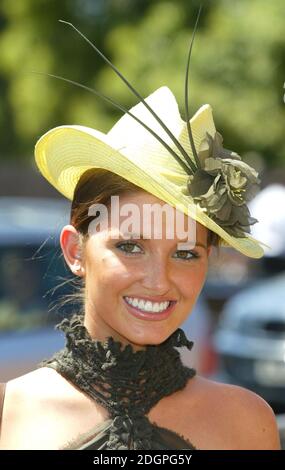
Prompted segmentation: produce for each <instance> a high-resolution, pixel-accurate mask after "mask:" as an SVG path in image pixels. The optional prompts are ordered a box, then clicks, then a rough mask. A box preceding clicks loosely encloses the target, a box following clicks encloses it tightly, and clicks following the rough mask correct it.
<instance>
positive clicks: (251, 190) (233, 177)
mask: <svg viewBox="0 0 285 470" xmlns="http://www.w3.org/2000/svg"><path fill="white" fill-rule="evenodd" d="M222 143H223V138H222V136H221V134H219V132H216V133H215V135H214V138H213V137H212V136H211V135H210V134H209V133H208V132H207V136H206V138H205V139H203V140H202V142H201V145H200V148H199V152H198V156H199V161H200V164H201V168H200V169H197V171H196V172H195V173H194V175H190V176H189V178H188V184H187V188H188V191H189V193H190V195H191V196H192V197H193V199H194V201H195V202H197V203H199V205H200V207H201V208H202V209H205V212H206V213H207V215H208V216H209V217H211V218H212V219H213V220H214V221H215V222H217V223H218V224H219V225H220V226H222V227H223V228H224V229H225V230H226V231H227V232H228V233H229V234H230V235H233V236H235V237H241V238H242V237H245V236H246V235H245V233H250V225H253V224H255V223H256V222H257V219H255V218H253V217H251V216H250V212H249V209H248V207H247V205H246V204H247V202H249V201H250V200H251V199H252V198H253V197H254V196H255V195H256V193H257V192H258V190H259V183H260V180H259V178H258V173H257V172H256V171H255V170H254V168H252V167H251V166H249V165H248V164H246V163H244V162H242V161H241V157H240V156H239V155H238V154H237V153H235V152H232V151H231V150H228V149H225V148H223V145H222Z"/></svg>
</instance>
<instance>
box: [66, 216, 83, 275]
mask: <svg viewBox="0 0 285 470" xmlns="http://www.w3.org/2000/svg"><path fill="white" fill-rule="evenodd" d="M60 246H61V249H62V252H63V256H64V259H65V261H66V263H67V264H68V266H69V268H70V270H71V271H72V272H73V273H74V274H76V275H78V276H83V275H84V274H85V271H84V266H83V259H82V246H81V239H80V234H79V232H78V231H77V230H76V228H75V227H73V225H65V226H64V227H63V229H62V230H61V233H60Z"/></svg>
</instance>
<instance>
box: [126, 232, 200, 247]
mask: <svg viewBox="0 0 285 470" xmlns="http://www.w3.org/2000/svg"><path fill="white" fill-rule="evenodd" d="M119 236H120V237H122V238H124V239H126V240H144V241H149V240H150V239H149V238H144V234H143V233H140V234H137V233H129V232H127V233H123V234H122V233H120V234H119ZM187 241H188V242H189V245H190V246H189V248H194V246H200V247H201V248H204V249H205V250H207V247H206V245H205V244H204V243H202V242H199V241H196V242H195V243H193V240H189V239H188V238H184V239H183V240H177V243H178V244H179V243H183V244H186V243H187ZM185 249H187V248H185Z"/></svg>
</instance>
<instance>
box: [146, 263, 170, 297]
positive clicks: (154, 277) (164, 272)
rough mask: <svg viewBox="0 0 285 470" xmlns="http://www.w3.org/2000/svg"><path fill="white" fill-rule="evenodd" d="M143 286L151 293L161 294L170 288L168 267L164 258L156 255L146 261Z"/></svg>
mask: <svg viewBox="0 0 285 470" xmlns="http://www.w3.org/2000/svg"><path fill="white" fill-rule="evenodd" d="M143 286H144V287H145V288H146V289H148V290H149V291H152V294H153V295H162V294H165V293H166V292H168V291H169V290H170V287H171V281H170V267H169V265H168V264H167V262H166V261H165V260H164V259H161V258H160V259H158V258H157V257H156V258H153V259H152V260H151V261H150V262H148V263H146V266H145V272H144V279H143Z"/></svg>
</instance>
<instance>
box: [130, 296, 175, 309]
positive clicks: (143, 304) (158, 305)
mask: <svg viewBox="0 0 285 470" xmlns="http://www.w3.org/2000/svg"><path fill="white" fill-rule="evenodd" d="M124 298H125V299H126V301H127V302H128V304H130V305H132V307H136V308H138V309H139V310H142V311H143V312H155V313H158V312H163V311H164V310H166V309H167V308H168V307H169V305H170V301H166V302H151V301H150V300H141V299H137V298H136V297H124Z"/></svg>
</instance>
